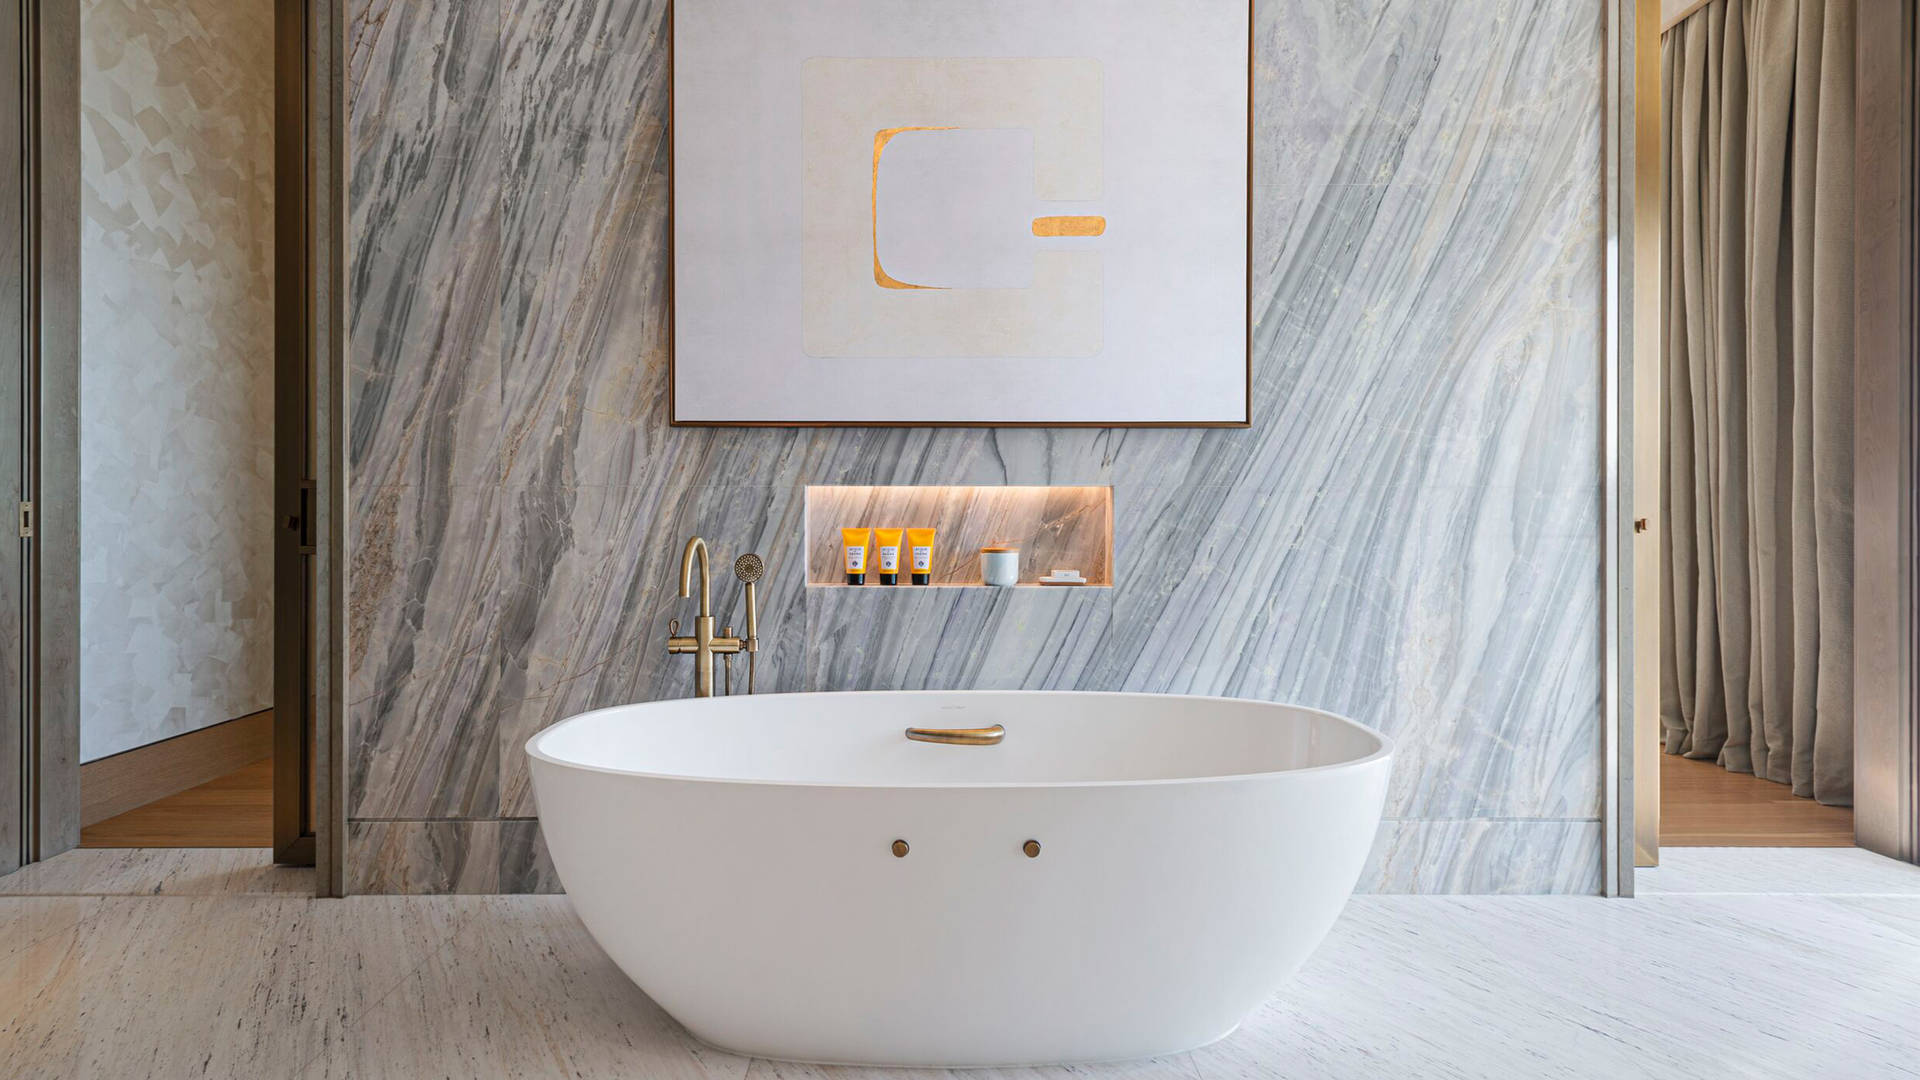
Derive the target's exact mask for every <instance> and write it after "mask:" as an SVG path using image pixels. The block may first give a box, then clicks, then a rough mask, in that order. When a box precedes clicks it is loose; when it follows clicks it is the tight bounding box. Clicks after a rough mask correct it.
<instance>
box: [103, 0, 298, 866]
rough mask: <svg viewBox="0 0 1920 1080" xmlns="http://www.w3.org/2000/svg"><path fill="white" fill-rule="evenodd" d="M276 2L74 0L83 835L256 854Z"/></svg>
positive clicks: (269, 410)
mask: <svg viewBox="0 0 1920 1080" xmlns="http://www.w3.org/2000/svg"><path fill="white" fill-rule="evenodd" d="M273 16H274V11H273V0H239V2H236V3H226V2H209V0H80V3H79V31H80V42H79V44H80V48H79V72H78V75H79V80H78V81H79V95H80V123H79V136H80V138H79V161H80V185H81V219H80V235H79V240H80V292H79V313H80V356H79V364H80V412H79V418H80V422H79V444H80V455H79V464H80V470H79V474H80V475H79V478H80V485H79V508H80V568H79V617H80V618H79V644H80V665H79V709H80V718H79V720H80V759H81V766H80V810H81V834H80V845H81V846H82V847H245V848H255V849H261V850H263V851H264V850H266V849H270V848H272V846H273V813H272V810H273V798H274V791H273V760H272V755H273V712H272V705H273V677H274V673H273V631H274V618H273V615H274V607H275V603H276V597H275V582H274V565H273V544H274V539H275V537H274V533H275V522H274V520H273V513H272V507H273V484H274V475H273V460H274V394H275V370H274V367H275V365H274V359H275V355H274V296H275V292H276V286H277V283H276V281H275V276H274V155H273V147H274V107H273V105H274V50H273V40H274V36H273V35H274V30H273Z"/></svg>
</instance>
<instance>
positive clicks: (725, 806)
mask: <svg viewBox="0 0 1920 1080" xmlns="http://www.w3.org/2000/svg"><path fill="white" fill-rule="evenodd" d="M994 724H999V725H1002V726H1003V727H1004V728H1005V736H1004V738H1003V740H1002V741H1001V742H1000V743H998V744H997V745H989V746H964V745H946V744H939V743H927V742H917V741H909V740H908V739H907V738H905V736H904V729H906V728H907V727H909V726H915V727H925V728H985V727H989V726H991V725H994ZM1391 753H1392V750H1391V745H1390V744H1389V742H1388V741H1387V739H1386V738H1385V737H1384V736H1382V735H1380V734H1378V733H1376V732H1374V731H1372V730H1370V729H1368V728H1365V727H1362V726H1360V725H1359V724H1356V723H1354V722H1352V721H1350V720H1344V719H1341V718H1340V717H1337V716H1333V715H1331V714H1328V713H1323V712H1317V711H1314V710H1311V709H1302V708H1294V707H1290V706H1285V705H1272V704H1266V703H1261V702H1252V701H1235V700H1228V699H1222V698H1192V697H1171V696H1162V695H1150V694H1082V693H1026V692H1017V693H998V692H964V693H859V694H786V695H762V696H755V697H745V696H741V697H732V698H717V699H709V700H681V701H664V702H658V703H654V704H643V705H626V706H621V707H619V708H613V709H601V710H599V711H597V712H590V713H585V714H583V715H580V716H576V717H573V718H572V719H570V720H566V721H563V722H562V723H560V724H557V725H555V726H554V727H552V728H549V729H547V730H546V731H544V732H542V733H540V734H539V735H536V736H535V737H534V738H533V739H531V740H530V741H528V743H527V754H528V756H529V757H531V758H532V763H531V765H532V770H533V788H534V793H535V796H536V798H537V799H538V801H539V810H540V822H541V825H542V829H543V832H544V833H545V835H546V842H547V847H548V849H549V851H550V852H551V853H552V856H553V863H554V867H555V869H556V870H557V871H558V872H559V875H560V880H561V882H562V883H563V884H564V885H565V887H566V889H567V892H568V894H569V896H570V897H571V899H572V902H573V905H574V908H575V909H576V910H577V911H578V912H579V915H580V918H581V920H582V921H583V922H584V923H585V924H586V927H587V929H588V930H589V931H590V932H591V933H592V934H593V936H594V938H595V939H596V940H597V941H598V942H599V943H600V945H601V947H602V948H604V949H606V951H607V954H608V955H609V956H610V957H612V959H613V961H614V962H615V963H616V964H618V965H619V966H620V969H621V970H622V971H624V972H626V973H627V975H628V976H630V977H631V978H632V979H633V980H634V982H636V983H638V984H639V985H640V987H641V988H642V989H643V990H645V991H646V992H647V994H649V995H650V996H651V997H652V998H653V999H654V1000H655V1001H657V1002H659V1003H660V1005H661V1006H662V1007H663V1008H665V1009H666V1010H667V1011H668V1012H669V1013H671V1014H672V1015H673V1016H674V1017H675V1018H676V1019H678V1020H679V1021H680V1022H681V1023H682V1024H684V1025H686V1027H687V1028H688V1030H690V1031H691V1032H692V1033H693V1034H694V1035H695V1036H697V1037H699V1038H700V1039H702V1040H704V1041H706V1042H708V1043H711V1044H713V1045H715V1046H718V1047H721V1048H723V1049H727V1050H732V1051H735V1052H738V1053H741V1054H749V1055H753V1056H757V1057H769V1058H783V1059H790V1060H800V1061H814V1062H835V1063H857V1064H885V1065H949V1066H962V1065H1012V1064H1038V1063H1053V1062H1072V1061H1099V1060H1113V1059H1123V1058H1138V1057H1151V1056H1154V1055H1157V1054H1163V1053H1169V1052H1172V1051H1178V1050H1184V1049H1187V1048H1190V1047H1194V1046H1198V1045H1202V1044H1204V1043H1208V1042H1211V1041H1213V1040H1215V1039H1218V1038H1220V1037H1221V1036H1223V1035H1225V1034H1227V1033H1228V1032H1229V1031H1231V1030H1232V1029H1233V1028H1234V1027H1235V1026H1236V1025H1237V1024H1239V1022H1240V1019H1241V1017H1243V1016H1244V1015H1246V1014H1247V1012H1248V1011H1250V1010H1251V1009H1253V1008H1254V1007H1255V1006H1256V1005H1258V1004H1260V1003H1261V1002H1262V1001H1263V1000H1265V999H1266V998H1267V997H1268V996H1269V995H1271V994H1272V993H1273V992H1274V990H1275V989H1276V988H1277V987H1278V986H1279V985H1280V984H1281V982H1282V981H1283V980H1285V979H1286V978H1287V976H1288V975H1290V974H1291V973H1292V972H1293V971H1294V970H1295V969H1297V968H1298V967H1299V966H1300V964H1301V962H1302V961H1304V960H1305V959H1306V957H1307V955H1308V954H1309V953H1310V952H1312V951H1313V948H1314V946H1315V945H1317V944H1318V943H1319V941H1320V939H1321V937H1322V936H1323V935H1324V934H1325V933H1326V931H1327V928H1328V927H1329V926H1330V925H1331V924H1332V923H1333V920H1334V918H1335V917H1336V916H1337V915H1338V914H1339V912H1340V908H1341V906H1342V905H1343V904H1345V902H1346V899H1347V896H1348V894H1349V893H1350V892H1351V891H1352V889H1353V884H1354V881H1355V879H1356V878H1357V877H1358V876H1359V873H1360V869H1361V865H1362V863H1363V862H1364V861H1365V859H1366V857H1367V851H1368V848H1369V847H1370V846H1371V845H1372V843H1373V838H1374V832H1375V830H1376V829H1377V828H1378V826H1379V822H1380V811H1381V805H1382V801H1383V798H1384V795H1385V792H1386V787H1387V770H1388V768H1389V765H1390V758H1391ZM896 841H901V842H904V843H896ZM1028 841H1034V842H1035V843H1036V844H1037V845H1038V846H1037V849H1036V848H1034V847H1033V846H1032V845H1029V844H1028ZM1030 850H1037V852H1038V854H1037V855H1030V854H1028V852H1029V851H1030ZM897 851H905V854H904V855H897V854H896V852H897Z"/></svg>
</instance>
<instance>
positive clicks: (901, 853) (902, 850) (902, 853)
mask: <svg viewBox="0 0 1920 1080" xmlns="http://www.w3.org/2000/svg"><path fill="white" fill-rule="evenodd" d="M909 850H911V849H909V848H908V847H907V842H906V841H905V840H895V841H894V842H893V857H894V858H896V859H904V858H906V857H907V852H908V851H909Z"/></svg>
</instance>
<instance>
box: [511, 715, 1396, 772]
mask: <svg viewBox="0 0 1920 1080" xmlns="http://www.w3.org/2000/svg"><path fill="white" fill-rule="evenodd" d="M883 694H884V695H889V696H900V697H946V696H951V695H954V694H966V695H969V696H972V695H980V696H983V697H1036V696H1039V697H1084V698H1126V699H1152V700H1159V699H1165V698H1171V699H1174V700H1178V701H1203V702H1231V703H1234V704H1240V705H1265V706H1269V707H1272V708H1277V709H1291V710H1294V711H1296V712H1302V713H1307V714H1310V715H1312V716H1316V717H1322V718H1325V719H1328V720H1332V721H1335V722H1337V723H1339V724H1341V725H1343V726H1346V727H1350V728H1355V729H1357V730H1359V731H1360V732H1361V733H1362V734H1364V735H1366V736H1368V737H1370V738H1372V739H1373V740H1374V741H1375V743H1376V744H1377V745H1376V746H1375V748H1374V750H1373V751H1372V752H1371V753H1369V754H1366V755H1365V756H1363V757H1357V758H1350V759H1348V760H1345V761H1334V762H1329V763H1327V764H1325V765H1308V766H1305V767H1302V768H1297V769H1269V770H1266V771H1264V772H1240V773H1225V774H1222V775H1217V776H1157V777H1151V778H1147V779H1134V780H1049V781H1015V780H982V781H939V782H934V783H924V784H903V783H871V782H847V781H840V780H807V779H797V778H796V779H783V780H771V779H764V778H753V777H733V776H698V775H694V774H691V773H672V772H650V771H646V770H642V769H620V768H614V767H612V766H609V765H595V764H589V763H586V762H582V761H576V760H573V759H570V758H562V757H557V756H555V755H553V754H551V753H548V752H547V751H545V750H543V749H541V748H540V746H539V745H538V744H539V743H540V742H541V740H543V739H545V738H546V737H547V736H548V735H550V734H552V733H553V732H556V731H559V730H560V729H561V728H563V727H566V726H567V725H569V724H572V723H573V722H575V721H577V720H586V719H589V718H592V717H597V716H600V715H602V714H604V713H610V712H615V711H618V710H621V709H633V708H641V707H645V706H649V705H668V704H679V703H692V702H697V701H699V700H700V699H698V698H667V699H664V700H661V701H631V702H627V703H626V704H623V705H608V706H604V707H602V708H598V709H589V710H587V711H586V712H582V713H575V714H573V715H572V716H569V717H566V718H565V719H562V720H558V721H556V722H554V723H553V724H551V725H549V726H547V727H544V728H542V729H540V730H539V731H536V732H534V733H533V735H531V736H530V737H529V738H528V739H527V741H526V742H525V743H523V744H521V750H522V752H524V753H525V754H526V755H527V756H528V757H529V758H531V759H533V760H535V761H541V762H545V763H546V764H549V765H552V766H554V767H556V768H561V769H578V770H582V771H585V772H596V773H604V774H606V775H609V776H626V777H633V778H635V779H640V780H671V781H679V782H684V783H694V784H733V785H739V786H744V787H772V788H787V787H801V788H828V789H841V790H847V791H997V790H1036V791H1054V790H1063V789H1079V788H1135V787H1165V786H1169V785H1177V784H1225V783H1247V782H1252V781H1258V780H1271V779H1275V778H1277V777H1283V776H1307V775H1314V774H1319V773H1330V772H1339V771H1342V770H1350V771H1358V770H1361V769H1364V768H1368V767H1372V766H1376V765H1385V764H1387V763H1389V762H1390V761H1391V759H1392V757H1393V751H1394V743H1393V738H1392V737H1391V736H1389V735H1387V734H1386V733H1384V732H1381V731H1379V730H1377V729H1375V728H1373V727H1370V726H1368V725H1366V724H1362V723H1361V722H1360V721H1358V720H1354V719H1352V718H1350V717H1345V716H1341V715H1340V714H1339V713H1335V712H1328V711H1327V710H1325V709H1316V708H1313V707H1312V706H1308V705H1292V704H1288V703H1287V702H1283V701H1262V700H1260V699H1259V698H1238V697H1227V696H1225V695H1218V694H1154V693H1144V692H1140V691H1120V690H824V691H812V690H802V691H796V692H793V693H783V694H759V695H753V696H756V697H817V698H848V697H873V696H876V695H883ZM736 696H738V697H747V696H748V695H744V694H742V695H736ZM710 700H712V701H715V702H719V701H728V700H731V699H730V698H714V699H710ZM696 707H702V706H696ZM709 707H710V706H709ZM723 707H725V706H723ZM535 795H536V798H537V796H538V792H537V791H536V792H535Z"/></svg>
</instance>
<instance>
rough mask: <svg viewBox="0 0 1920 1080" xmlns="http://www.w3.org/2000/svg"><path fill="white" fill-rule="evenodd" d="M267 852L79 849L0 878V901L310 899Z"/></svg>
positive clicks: (301, 882) (305, 887)
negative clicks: (47, 898) (38, 898)
mask: <svg viewBox="0 0 1920 1080" xmlns="http://www.w3.org/2000/svg"><path fill="white" fill-rule="evenodd" d="M312 895H313V870H312V869H311V868H308V867H298V866H275V865H273V852H272V851H270V850H268V849H266V848H76V849H74V850H72V851H68V852H64V853H62V854H60V855H56V856H54V857H53V858H51V859H48V860H47V861H45V862H38V863H33V864H31V865H29V866H27V867H25V868H23V869H21V870H18V871H16V872H14V873H13V874H10V875H7V876H5V877H0V896H312Z"/></svg>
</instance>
